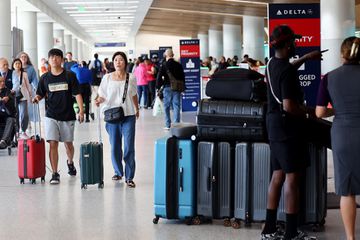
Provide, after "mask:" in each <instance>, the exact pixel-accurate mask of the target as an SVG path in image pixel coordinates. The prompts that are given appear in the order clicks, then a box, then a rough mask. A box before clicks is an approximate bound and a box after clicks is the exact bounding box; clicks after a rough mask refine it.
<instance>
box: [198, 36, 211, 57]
mask: <svg viewBox="0 0 360 240" xmlns="http://www.w3.org/2000/svg"><path fill="white" fill-rule="evenodd" d="M197 38H198V39H199V40H200V59H202V60H204V59H205V58H206V57H208V56H209V36H208V35H207V34H203V33H199V34H198V35H197Z"/></svg>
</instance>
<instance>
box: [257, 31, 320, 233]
mask: <svg viewBox="0 0 360 240" xmlns="http://www.w3.org/2000/svg"><path fill="white" fill-rule="evenodd" d="M299 37H300V36H298V35H295V34H294V32H293V31H292V29H290V28H289V27H288V26H286V25H280V26H277V27H276V28H275V29H274V31H273V33H272V36H271V45H272V47H273V48H274V49H275V57H273V58H272V59H270V61H269V63H268V68H267V83H268V112H267V117H266V125H267V130H268V136H269V142H270V150H271V167H272V169H273V173H272V178H271V182H270V184H269V191H268V200H267V212H266V222H265V226H264V229H263V231H262V233H261V239H282V237H284V238H283V239H286V240H287V239H313V238H312V237H308V236H307V235H306V234H305V233H303V232H301V231H298V229H297V226H298V222H297V220H298V211H299V181H300V180H299V176H300V173H301V172H303V171H304V169H305V168H306V167H307V166H308V164H309V159H308V157H307V156H306V153H307V144H306V142H305V140H304V137H303V133H304V130H303V129H302V126H303V124H302V123H303V120H304V119H305V116H306V114H307V113H311V111H310V110H309V109H306V108H305V106H304V105H303V102H304V99H303V92H302V89H301V87H300V83H299V80H298V75H297V69H298V67H300V66H301V65H302V64H303V63H304V62H305V61H306V60H310V59H320V58H321V53H320V52H319V51H314V52H311V53H308V54H306V55H304V56H303V57H301V58H300V59H298V60H297V61H296V62H294V63H292V64H291V63H289V59H290V58H291V57H293V56H294V54H295V39H296V38H299ZM284 183H285V184H284ZM283 185H284V193H285V207H286V209H285V210H286V228H285V235H284V236H281V235H282V234H281V233H280V232H278V231H277V228H276V216H277V208H278V206H279V200H280V196H281V189H282V187H283Z"/></svg>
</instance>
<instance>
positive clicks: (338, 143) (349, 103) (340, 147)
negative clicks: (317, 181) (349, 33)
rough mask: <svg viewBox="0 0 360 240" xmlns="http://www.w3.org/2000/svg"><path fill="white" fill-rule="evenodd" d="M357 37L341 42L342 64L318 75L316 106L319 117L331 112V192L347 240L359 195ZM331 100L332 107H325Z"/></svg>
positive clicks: (350, 239) (359, 52)
mask: <svg viewBox="0 0 360 240" xmlns="http://www.w3.org/2000/svg"><path fill="white" fill-rule="evenodd" d="M359 48H360V38H357V37H349V38H346V39H345V40H344V41H343V43H342V44H341V57H342V61H343V65H342V66H341V67H339V68H337V69H335V70H333V71H331V72H329V73H327V74H326V75H325V76H324V78H323V79H322V81H321V83H320V87H319V94H318V100H317V107H316V116H317V117H319V118H323V117H330V116H332V115H335V118H334V121H333V124H332V128H331V147H332V153H333V160H334V172H335V192H336V194H337V195H339V196H341V198H340V212H341V216H342V220H343V224H344V227H345V232H346V239H347V240H354V239H355V226H356V225H355V223H356V199H355V198H356V196H357V195H360V175H359V171H360V161H359V156H360V122H359V118H360V95H359V92H360V82H359V78H360V49H359ZM329 103H331V104H332V106H333V108H328V107H327V106H328V104H329Z"/></svg>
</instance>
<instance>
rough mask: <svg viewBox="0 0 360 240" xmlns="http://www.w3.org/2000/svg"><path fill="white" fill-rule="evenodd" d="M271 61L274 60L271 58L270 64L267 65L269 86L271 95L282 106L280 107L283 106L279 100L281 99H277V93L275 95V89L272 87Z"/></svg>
mask: <svg viewBox="0 0 360 240" xmlns="http://www.w3.org/2000/svg"><path fill="white" fill-rule="evenodd" d="M271 60H272V58H270V59H269V62H268V64H267V66H266V69H267V70H266V72H267V76H268V79H267V80H268V82H269V86H270V90H271V93H272V95H273V96H274V98H275V100H276V101H277V102H278V103H279V104H280V105H282V102H281V101H280V100H279V98H278V97H276V95H275V93H274V89H273V87H272V85H271V78H270V71H269V66H270V62H271Z"/></svg>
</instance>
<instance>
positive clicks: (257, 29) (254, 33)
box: [243, 16, 265, 62]
mask: <svg viewBox="0 0 360 240" xmlns="http://www.w3.org/2000/svg"><path fill="white" fill-rule="evenodd" d="M264 35H265V31H264V18H263V17H252V16H244V17H243V39H244V50H243V54H248V55H249V57H250V58H253V59H255V60H260V61H262V62H263V61H264V51H265V50H264V37H265V36H264Z"/></svg>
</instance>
